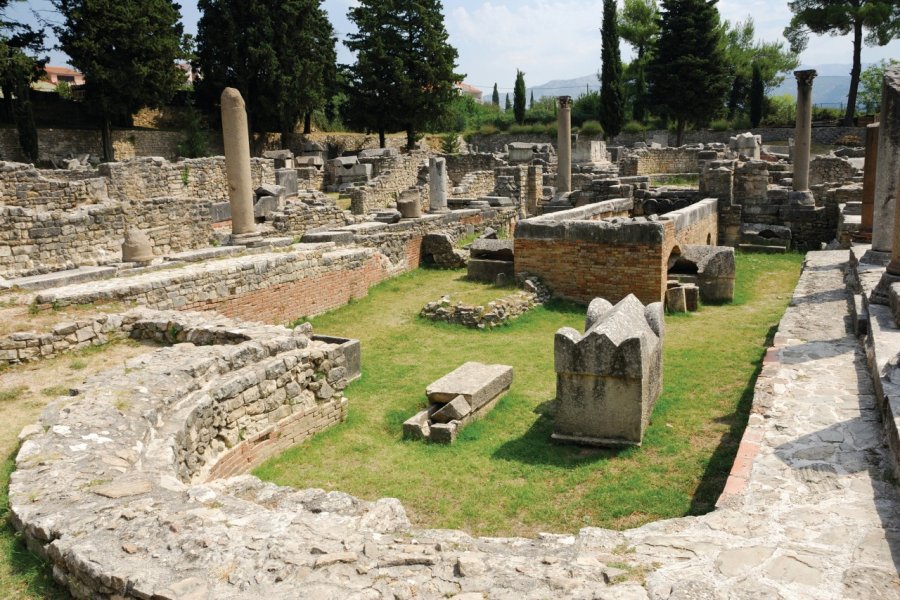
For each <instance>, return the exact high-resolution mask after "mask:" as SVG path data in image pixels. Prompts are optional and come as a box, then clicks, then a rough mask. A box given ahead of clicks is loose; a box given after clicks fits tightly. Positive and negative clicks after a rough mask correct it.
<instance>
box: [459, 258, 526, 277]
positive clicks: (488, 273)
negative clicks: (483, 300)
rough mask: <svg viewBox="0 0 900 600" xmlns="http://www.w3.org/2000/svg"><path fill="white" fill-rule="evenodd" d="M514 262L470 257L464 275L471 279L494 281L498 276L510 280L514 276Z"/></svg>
mask: <svg viewBox="0 0 900 600" xmlns="http://www.w3.org/2000/svg"><path fill="white" fill-rule="evenodd" d="M515 275H516V274H515V268H514V263H513V262H511V261H505V260H487V259H483V258H470V259H469V264H468V266H467V272H466V276H467V277H468V278H469V279H471V280H473V281H484V282H486V283H495V282H496V281H497V280H498V279H497V278H498V277H499V276H503V277H505V278H506V281H512V280H513V279H514V278H515Z"/></svg>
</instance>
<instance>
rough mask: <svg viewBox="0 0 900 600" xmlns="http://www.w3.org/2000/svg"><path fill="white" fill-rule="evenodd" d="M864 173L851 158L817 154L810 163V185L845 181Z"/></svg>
mask: <svg viewBox="0 0 900 600" xmlns="http://www.w3.org/2000/svg"><path fill="white" fill-rule="evenodd" d="M858 175H862V173H861V171H860V169H857V168H856V167H854V166H853V165H852V164H851V163H850V161H849V160H847V159H845V158H841V157H839V156H815V157H813V159H812V160H811V161H810V163H809V185H811V186H812V185H817V184H820V183H835V182H844V181H849V180H851V179H853V178H854V177H856V176H858Z"/></svg>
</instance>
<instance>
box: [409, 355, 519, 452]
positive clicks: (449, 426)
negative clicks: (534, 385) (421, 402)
mask: <svg viewBox="0 0 900 600" xmlns="http://www.w3.org/2000/svg"><path fill="white" fill-rule="evenodd" d="M512 379H513V369H512V367H510V366H507V365H486V364H483V363H478V362H467V363H464V364H463V365H462V366H460V367H459V368H457V369H456V370H454V371H452V372H451V373H448V374H447V375H444V376H443V377H441V378H440V379H438V380H437V381H435V382H434V383H432V384H431V385H429V386H428V387H427V388H426V389H425V394H426V395H427V396H428V401H429V406H428V408H427V409H425V410H423V411H421V412H419V413H417V414H416V415H415V416H413V417H411V418H410V419H408V420H407V421H406V422H405V423H403V436H404V437H405V438H407V439H424V440H429V441H432V442H437V443H440V444H451V443H453V442H454V441H456V436H457V435H458V434H459V431H460V430H461V429H462V428H464V427H465V426H466V425H468V424H469V423H471V422H472V421H475V420H476V419H479V418H481V417H483V416H484V415H485V414H487V413H488V412H490V411H491V410H492V409H493V408H494V406H496V405H497V402H499V400H500V396H502V395H503V394H504V393H505V392H506V391H507V390H508V389H509V386H510V385H511V384H512Z"/></svg>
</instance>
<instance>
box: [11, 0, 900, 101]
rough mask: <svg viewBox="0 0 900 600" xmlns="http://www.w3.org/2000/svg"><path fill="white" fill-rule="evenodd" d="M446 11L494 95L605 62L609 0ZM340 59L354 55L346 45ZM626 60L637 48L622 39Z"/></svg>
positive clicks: (891, 53)
mask: <svg viewBox="0 0 900 600" xmlns="http://www.w3.org/2000/svg"><path fill="white" fill-rule="evenodd" d="M355 3H356V2H354V0H325V3H324V5H325V8H326V10H327V11H328V14H329V16H330V17H331V22H332V24H333V25H334V28H335V31H336V32H337V35H338V39H339V40H341V39H343V38H344V36H345V35H346V33H347V32H349V31H351V30H352V24H351V23H350V22H349V21H348V20H347V16H346V15H347V9H348V8H349V7H350V6H352V5H353V4H355ZM181 4H182V8H181V12H182V15H183V21H184V25H185V31H187V32H190V33H195V32H196V30H197V19H198V18H199V12H198V11H197V5H196V0H181ZM443 4H444V14H445V18H446V19H445V20H446V25H447V31H448V33H449V34H450V43H452V44H453V45H454V46H456V48H457V49H458V50H459V71H460V72H462V73H465V74H466V81H467V82H468V83H471V84H472V85H475V86H477V87H480V88H482V89H483V90H484V91H485V92H488V93H489V92H490V88H491V87H492V86H493V84H494V82H497V83H498V85H499V87H500V90H501V92H505V91H508V90H512V86H513V82H514V80H515V74H516V69H517V68H518V69H521V70H522V71H524V72H525V80H526V82H527V84H528V85H529V86H531V85H540V84H542V83H546V82H547V81H551V80H554V79H572V78H575V77H580V76H583V75H588V74H590V73H594V72H597V71H598V70H599V66H600V24H601V14H602V0H493V1H483V0H445V1H444V3H443ZM718 6H719V11H720V12H721V13H722V16H723V18H725V19H728V20H730V21H738V20H743V19H746V18H747V16H748V15H752V16H753V19H754V21H755V22H756V32H757V36H758V37H759V38H761V39H764V40H766V41H775V40H781V39H783V38H782V36H781V32H782V30H783V29H784V27H785V25H787V23H788V21H789V20H790V17H791V13H790V11H789V10H788V8H787V3H786V2H785V1H783V0H719V4H718ZM31 10H37V11H38V12H39V14H40V15H42V16H43V17H44V18H46V19H48V20H51V21H52V20H55V19H56V18H57V17H56V15H54V14H53V12H52V7H51V6H50V2H49V0H26V1H25V2H18V3H16V4H14V5H13V6H12V8H11V10H10V11H9V12H10V15H11V16H12V17H13V18H18V19H20V20H25V21H33V18H32V17H31ZM338 46H339V53H338V57H339V60H340V61H341V62H351V61H352V57H351V56H350V54H349V53H348V52H347V51H346V49H345V48H344V47H343V45H341V44H339V45H338ZM851 52H852V46H851V40H850V38H849V37H830V36H821V37H819V36H817V37H813V38H812V39H811V40H810V44H809V48H808V49H807V50H806V52H804V54H803V56H802V57H801V60H802V61H803V63H804V64H805V65H823V64H833V63H841V64H849V63H850V61H851V57H852V55H851ZM49 54H50V57H51V63H52V64H55V65H62V64H65V62H66V60H67V58H66V56H65V55H64V54H62V53H60V52H50V53H49ZM622 56H623V59H624V60H628V59H629V58H631V49H630V47H629V46H628V45H627V44H624V43H623V44H622ZM891 57H893V58H897V57H900V40H895V41H893V42H891V43H890V44H888V45H887V46H884V47H876V48H868V47H864V48H863V62H876V61H878V60H881V59H883V58H891Z"/></svg>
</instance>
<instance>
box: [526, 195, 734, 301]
mask: <svg viewBox="0 0 900 600" xmlns="http://www.w3.org/2000/svg"><path fill="white" fill-rule="evenodd" d="M622 202H623V201H622V200H609V201H606V202H601V203H598V204H596V205H588V206H585V207H582V208H577V209H573V210H571V211H563V212H559V213H553V214H551V215H545V216H544V217H538V218H535V219H529V220H526V221H522V222H520V223H519V225H518V227H517V228H516V237H515V269H516V274H517V275H518V274H524V273H529V274H533V275H537V276H538V277H539V278H540V279H541V280H542V281H543V282H544V283H545V284H546V285H547V286H548V287H550V289H551V290H552V292H553V295H554V296H557V297H561V298H567V299H570V300H575V301H577V302H583V303H588V302H590V301H591V300H592V299H594V298H597V297H601V298H606V299H607V300H609V301H610V302H613V303H615V302H618V301H619V300H621V299H622V298H624V297H625V296H626V295H628V294H629V293H631V294H634V295H635V296H637V297H638V299H640V300H641V302H643V303H645V304H646V303H649V302H659V301H660V300H662V297H663V294H664V293H665V286H666V279H667V276H666V267H667V260H668V258H669V255H670V254H671V252H672V250H673V248H674V247H675V246H676V245H679V244H706V243H708V242H709V243H713V244H714V243H715V242H716V240H717V231H718V229H717V227H718V225H717V223H718V216H717V211H716V200H712V199H710V200H704V201H701V202H698V203H697V204H695V205H693V206H690V207H687V208H684V209H681V210H677V211H673V212H671V213H668V214H667V215H665V216H664V217H663V218H661V219H660V220H656V221H646V220H639V221H632V220H625V219H616V220H608V219H607V220H598V219H597V217H598V216H602V215H604V214H610V213H613V212H616V210H617V209H621V208H622V207H621V206H620V205H621V204H622ZM601 205H607V207H606V208H600V206H601Z"/></svg>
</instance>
